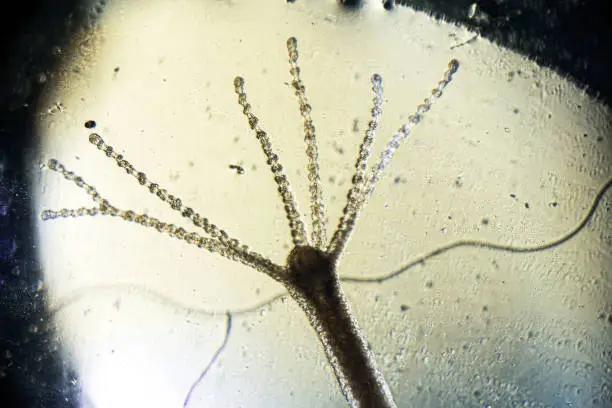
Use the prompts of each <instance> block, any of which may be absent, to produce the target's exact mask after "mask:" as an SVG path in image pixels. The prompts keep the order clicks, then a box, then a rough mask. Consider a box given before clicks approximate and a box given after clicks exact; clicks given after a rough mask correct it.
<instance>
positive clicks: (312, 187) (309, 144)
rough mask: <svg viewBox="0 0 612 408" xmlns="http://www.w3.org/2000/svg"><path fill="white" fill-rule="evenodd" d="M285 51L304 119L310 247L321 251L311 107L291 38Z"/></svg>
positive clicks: (319, 198)
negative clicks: (287, 54) (310, 221)
mask: <svg viewBox="0 0 612 408" xmlns="http://www.w3.org/2000/svg"><path fill="white" fill-rule="evenodd" d="M287 51H288V52H289V64H290V66H291V69H290V73H291V77H292V78H293V81H292V82H291V86H293V89H294V90H295V95H296V96H297V97H298V102H299V105H300V113H301V115H302V118H304V141H305V142H306V156H307V157H308V164H307V167H306V168H307V170H308V190H309V192H310V214H311V219H312V245H313V246H314V247H315V248H319V249H323V246H325V245H326V242H327V231H326V227H325V207H324V205H323V189H322V187H321V176H320V174H319V151H318V148H317V138H316V134H315V127H314V125H313V123H312V117H311V116H310V112H311V110H312V107H311V106H310V103H308V99H307V98H306V88H305V86H304V83H303V82H302V79H301V78H300V67H299V66H298V64H297V61H298V49H297V40H296V39H295V37H291V38H289V39H288V40H287Z"/></svg>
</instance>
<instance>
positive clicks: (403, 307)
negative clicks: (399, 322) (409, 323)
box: [400, 305, 410, 312]
mask: <svg viewBox="0 0 612 408" xmlns="http://www.w3.org/2000/svg"><path fill="white" fill-rule="evenodd" d="M408 309H410V306H408V305H401V306H400V310H401V311H402V312H405V311H406V310H408Z"/></svg>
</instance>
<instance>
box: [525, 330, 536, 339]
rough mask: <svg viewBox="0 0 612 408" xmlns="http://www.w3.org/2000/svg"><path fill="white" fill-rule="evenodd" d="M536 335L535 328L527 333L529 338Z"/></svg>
mask: <svg viewBox="0 0 612 408" xmlns="http://www.w3.org/2000/svg"><path fill="white" fill-rule="evenodd" d="M534 337H535V333H534V332H533V330H529V333H527V338H528V339H533V338H534Z"/></svg>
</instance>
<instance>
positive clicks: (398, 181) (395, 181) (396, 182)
mask: <svg viewBox="0 0 612 408" xmlns="http://www.w3.org/2000/svg"><path fill="white" fill-rule="evenodd" d="M401 181H402V178H401V177H400V176H397V177H395V178H394V179H393V182H394V183H395V184H399V183H401Z"/></svg>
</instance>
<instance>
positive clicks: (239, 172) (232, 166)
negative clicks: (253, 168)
mask: <svg viewBox="0 0 612 408" xmlns="http://www.w3.org/2000/svg"><path fill="white" fill-rule="evenodd" d="M229 168H230V169H232V170H236V173H238V174H244V168H243V167H242V166H238V165H236V164H230V165H229Z"/></svg>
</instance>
